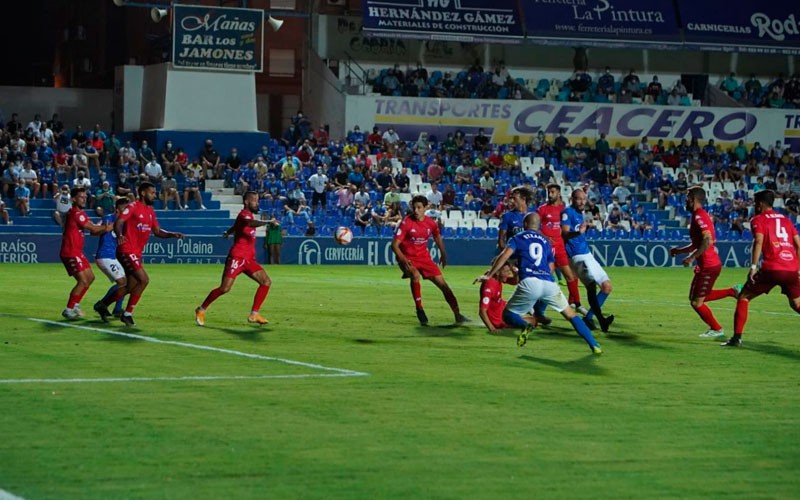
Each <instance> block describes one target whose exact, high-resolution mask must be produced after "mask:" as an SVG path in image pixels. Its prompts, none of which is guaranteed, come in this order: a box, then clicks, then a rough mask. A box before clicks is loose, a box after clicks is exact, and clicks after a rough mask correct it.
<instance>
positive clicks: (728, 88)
mask: <svg viewBox="0 0 800 500" xmlns="http://www.w3.org/2000/svg"><path fill="white" fill-rule="evenodd" d="M719 88H720V89H722V90H723V91H725V92H726V93H727V94H728V95H729V96H731V97H732V96H733V93H734V92H736V90H737V89H738V88H739V82H738V81H736V73H733V72H731V73H730V74H729V75H728V77H727V78H725V79H724V80H722V82H720V84H719Z"/></svg>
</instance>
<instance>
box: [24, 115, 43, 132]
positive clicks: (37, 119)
mask: <svg viewBox="0 0 800 500" xmlns="http://www.w3.org/2000/svg"><path fill="white" fill-rule="evenodd" d="M40 128H42V117H41V116H40V115H39V113H36V114H35V115H34V116H33V120H31V121H30V122H28V125H27V126H26V127H25V131H26V132H28V131H30V132H32V133H34V134H38V133H39V129H40Z"/></svg>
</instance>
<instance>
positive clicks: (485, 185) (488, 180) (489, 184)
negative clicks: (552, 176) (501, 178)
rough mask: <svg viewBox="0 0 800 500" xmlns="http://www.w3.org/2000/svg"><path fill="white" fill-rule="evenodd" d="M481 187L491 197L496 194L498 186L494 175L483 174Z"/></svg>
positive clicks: (487, 172)
mask: <svg viewBox="0 0 800 500" xmlns="http://www.w3.org/2000/svg"><path fill="white" fill-rule="evenodd" d="M540 172H541V171H540ZM480 187H481V190H482V191H483V192H484V193H486V194H487V195H489V196H492V195H494V194H495V189H496V185H495V182H494V178H492V175H491V173H490V172H489V171H488V170H487V171H485V172H484V173H483V176H482V177H481V179H480Z"/></svg>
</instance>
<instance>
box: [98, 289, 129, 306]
mask: <svg viewBox="0 0 800 500" xmlns="http://www.w3.org/2000/svg"><path fill="white" fill-rule="evenodd" d="M127 294H128V292H127V291H124V289H122V288H117V289H116V290H115V291H114V294H113V295H112V296H111V297H110V298H108V299H106V300H103V301H101V302H102V303H103V305H104V306H106V307H108V306H110V305H111V304H114V303H116V302H118V301H119V300H120V299H121V298H122V297H124V296H125V295H127Z"/></svg>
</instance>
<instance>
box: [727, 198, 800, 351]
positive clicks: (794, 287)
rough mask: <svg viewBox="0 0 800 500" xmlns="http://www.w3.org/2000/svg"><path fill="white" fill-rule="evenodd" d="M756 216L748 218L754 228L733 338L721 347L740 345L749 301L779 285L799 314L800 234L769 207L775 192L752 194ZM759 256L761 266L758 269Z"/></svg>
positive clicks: (734, 317) (734, 321) (735, 315)
mask: <svg viewBox="0 0 800 500" xmlns="http://www.w3.org/2000/svg"><path fill="white" fill-rule="evenodd" d="M754 202H755V209H756V215H755V217H753V218H752V219H751V220H750V227H751V229H752V231H753V247H752V252H751V257H750V258H751V260H750V262H751V265H750V272H749V273H748V274H747V283H746V284H745V285H744V288H743V289H742V291H741V293H739V299H738V300H737V302H736V312H735V313H734V315H733V337H731V338H730V339H729V340H728V341H727V342H724V343H723V344H722V346H723V347H739V346H740V345H742V334H743V333H744V325H745V323H746V322H747V314H748V308H749V306H750V301H751V300H752V299H754V298H756V297H758V296H759V295H761V294H764V293H769V292H770V290H772V289H773V288H774V287H776V286H779V287H781V293H783V294H784V295H786V297H787V298H788V299H789V307H791V308H792V309H794V311H795V312H797V313H800V236H798V234H797V229H795V227H794V225H792V223H791V221H789V219H787V218H786V217H784V216H783V215H782V214H779V213H776V212H774V211H773V210H772V205H773V204H774V203H775V193H774V192H772V191H770V190H764V191H759V192H757V193H756V194H755V196H754ZM759 259H762V261H761V268H759V265H758V264H759V263H758V261H759Z"/></svg>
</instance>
